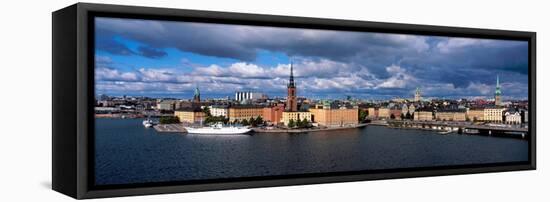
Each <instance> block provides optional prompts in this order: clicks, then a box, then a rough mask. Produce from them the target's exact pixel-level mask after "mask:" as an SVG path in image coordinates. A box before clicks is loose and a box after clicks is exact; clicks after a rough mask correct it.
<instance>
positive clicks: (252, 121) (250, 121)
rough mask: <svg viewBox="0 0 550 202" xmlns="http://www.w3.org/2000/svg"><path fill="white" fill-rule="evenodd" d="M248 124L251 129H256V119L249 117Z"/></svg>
mask: <svg viewBox="0 0 550 202" xmlns="http://www.w3.org/2000/svg"><path fill="white" fill-rule="evenodd" d="M248 123H249V124H250V125H251V126H252V127H256V119H254V118H252V117H250V119H248Z"/></svg>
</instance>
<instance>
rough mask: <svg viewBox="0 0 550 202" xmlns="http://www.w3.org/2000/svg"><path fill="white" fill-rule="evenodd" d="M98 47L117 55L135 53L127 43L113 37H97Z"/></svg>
mask: <svg viewBox="0 0 550 202" xmlns="http://www.w3.org/2000/svg"><path fill="white" fill-rule="evenodd" d="M96 40H97V41H96V48H97V49H98V50H102V51H105V52H108V53H111V54H115V55H132V54H135V53H134V51H132V50H131V49H130V48H128V47H127V46H126V45H124V44H122V43H120V42H118V41H115V40H114V39H113V38H110V37H104V36H100V37H97V38H96Z"/></svg>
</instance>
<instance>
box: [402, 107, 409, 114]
mask: <svg viewBox="0 0 550 202" xmlns="http://www.w3.org/2000/svg"><path fill="white" fill-rule="evenodd" d="M408 112H409V106H407V104H403V106H402V107H401V114H403V115H406V114H407V113H408Z"/></svg>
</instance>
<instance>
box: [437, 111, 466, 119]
mask: <svg viewBox="0 0 550 202" xmlns="http://www.w3.org/2000/svg"><path fill="white" fill-rule="evenodd" d="M435 119H436V120H440V121H466V111H465V110H459V109H456V110H442V111H436V112H435Z"/></svg>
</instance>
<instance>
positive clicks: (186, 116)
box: [174, 107, 206, 124]
mask: <svg viewBox="0 0 550 202" xmlns="http://www.w3.org/2000/svg"><path fill="white" fill-rule="evenodd" d="M174 116H176V117H178V118H179V120H180V122H182V123H191V124H194V123H200V122H202V121H204V119H205V118H206V114H205V113H204V112H203V111H202V110H201V109H200V108H196V107H189V108H181V109H178V110H176V111H174Z"/></svg>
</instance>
